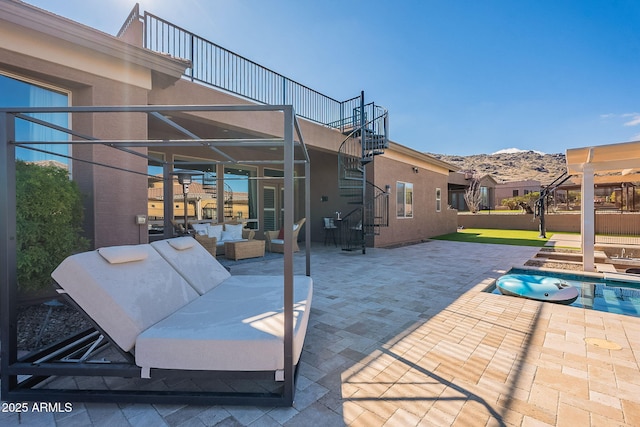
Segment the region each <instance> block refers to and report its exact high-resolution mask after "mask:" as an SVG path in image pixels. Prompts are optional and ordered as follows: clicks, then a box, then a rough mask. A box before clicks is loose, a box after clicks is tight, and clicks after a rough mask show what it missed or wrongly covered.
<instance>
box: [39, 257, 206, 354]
mask: <svg viewBox="0 0 640 427" xmlns="http://www.w3.org/2000/svg"><path fill="white" fill-rule="evenodd" d="M135 249H136V250H137V251H139V252H145V253H146V257H145V258H144V259H142V260H138V261H135V262H122V263H116V264H112V263H109V261H107V260H106V259H105V258H104V257H103V255H101V254H100V253H99V252H98V251H90V252H83V253H80V254H76V255H71V256H70V257H68V258H66V259H65V260H64V261H63V262H62V263H61V264H60V265H59V266H58V267H57V268H56V269H55V270H54V271H53V273H51V276H52V277H53V278H54V280H55V281H56V282H57V283H58V284H59V285H60V287H62V289H64V291H65V292H66V293H67V294H68V295H69V296H70V297H71V298H72V299H73V300H74V301H75V302H76V303H77V304H78V305H79V306H80V307H82V309H83V310H84V311H85V312H86V313H87V315H89V317H91V319H93V320H94V321H95V322H96V323H97V324H98V326H100V328H102V329H103V330H104V331H105V332H106V333H107V334H108V335H109V336H110V337H111V338H112V339H113V340H114V342H115V343H116V344H117V345H118V346H120V347H121V348H122V349H123V350H124V351H129V350H131V348H132V347H133V345H134V344H135V340H136V338H137V337H138V335H140V333H141V332H142V331H144V330H145V329H147V328H149V327H150V326H151V325H153V324H155V323H157V322H158V321H160V320H161V319H164V318H165V317H167V316H168V315H170V314H171V313H173V312H175V311H176V310H178V309H179V308H180V307H182V306H184V305H186V304H187V303H188V302H190V301H193V300H194V299H196V298H197V297H198V293H197V292H196V291H195V290H194V289H193V288H192V287H191V286H190V285H189V284H188V283H187V281H186V280H185V279H184V278H183V277H182V276H180V275H179V274H178V272H177V271H175V270H174V269H173V268H172V267H171V266H170V265H169V264H168V263H167V262H166V261H165V260H164V259H163V258H162V257H161V256H160V255H159V254H158V253H157V252H156V251H155V250H154V249H153V248H152V247H151V246H150V245H137V247H136V248H135ZM174 250H175V249H174ZM101 252H103V253H104V252H105V251H104V249H101ZM107 252H109V251H107Z"/></svg>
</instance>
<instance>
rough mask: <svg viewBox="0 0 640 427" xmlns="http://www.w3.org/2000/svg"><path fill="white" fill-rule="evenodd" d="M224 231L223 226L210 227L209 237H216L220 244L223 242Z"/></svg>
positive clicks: (208, 229) (208, 228) (208, 230)
mask: <svg viewBox="0 0 640 427" xmlns="http://www.w3.org/2000/svg"><path fill="white" fill-rule="evenodd" d="M223 229H224V228H223V225H222V224H215V225H210V226H209V227H207V234H208V236H209V237H215V238H216V239H218V242H219V241H220V240H222V230H223Z"/></svg>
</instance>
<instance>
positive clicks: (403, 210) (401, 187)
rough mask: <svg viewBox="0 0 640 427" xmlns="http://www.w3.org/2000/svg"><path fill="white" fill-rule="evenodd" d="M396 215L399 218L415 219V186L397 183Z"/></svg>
mask: <svg viewBox="0 0 640 427" xmlns="http://www.w3.org/2000/svg"><path fill="white" fill-rule="evenodd" d="M396 215H397V217H398V218H413V184H411V183H408V182H399V181H398V182H397V183H396Z"/></svg>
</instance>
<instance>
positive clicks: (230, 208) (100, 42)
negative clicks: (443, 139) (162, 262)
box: [0, 0, 492, 247]
mask: <svg viewBox="0 0 640 427" xmlns="http://www.w3.org/2000/svg"><path fill="white" fill-rule="evenodd" d="M157 22H161V26H162V31H163V34H165V35H166V34H169V33H171V32H175V34H178V33H179V37H176V38H175V39H173V40H174V42H172V43H171V44H170V45H169V46H163V45H162V44H161V43H162V41H163V38H162V37H161V36H160V34H159V33H155V32H154V28H156V29H157V28H158V25H157ZM152 23H155V24H154V25H152ZM145 25H146V26H147V28H146V30H145ZM145 31H146V36H145V37H143V34H145ZM165 38H168V37H165ZM143 40H144V41H145V42H146V46H143ZM175 40H191V42H192V43H196V42H197V43H199V45H198V46H199V50H198V51H204V50H206V49H210V50H211V52H213V53H211V55H212V56H211V57H214V56H215V57H224V58H225V60H224V61H219V62H216V63H203V61H202V59H203V58H202V57H191V56H190V55H191V54H192V53H193V51H192V50H189V49H184V46H179V45H178V44H179V42H176V41H175ZM211 61H212V60H211ZM249 65H250V66H249ZM203 70H204V71H203ZM216 73H217V74H216ZM247 73H250V74H247ZM269 73H271V74H269ZM221 75H222V77H224V78H222V77H221ZM272 75H273V76H278V80H277V81H275V82H272V81H271V80H269V81H267V80H268V79H269V78H271V77H269V76H272ZM265 76H266V77H265ZM261 79H262V80H261ZM258 86H259V87H258ZM272 86H273V87H272ZM254 91H255V93H254ZM265 91H266V92H265ZM263 92H264V93H266V95H264V96H263ZM298 94H299V95H298ZM309 94H311V95H312V96H314V97H318V98H317V99H315V98H314V100H312V101H309V100H308V98H307V96H310V95H309ZM270 96H272V98H269V97H270ZM283 97H284V99H283ZM362 99H364V96H362ZM256 103H257V104H260V103H269V104H278V105H279V104H292V105H293V106H294V109H295V112H296V113H297V114H298V115H299V117H301V119H300V127H301V132H302V135H303V136H304V142H305V144H306V146H307V149H308V152H309V157H310V161H311V176H310V178H311V212H312V215H313V217H312V218H310V221H307V223H306V226H308V227H311V238H312V240H314V241H323V237H324V235H323V233H324V230H323V222H322V217H331V216H334V215H335V213H336V212H342V214H343V216H346V215H347V214H348V213H349V212H351V211H353V210H354V209H358V203H361V202H362V200H360V201H358V197H357V195H358V194H360V195H362V194H363V193H366V196H365V202H366V203H368V202H369V201H373V200H376V205H375V207H371V206H373V205H366V206H367V208H366V209H371V210H370V211H369V210H366V216H365V218H366V220H365V222H364V224H359V223H358V222H357V219H354V221H353V222H352V223H351V226H352V227H353V228H357V226H358V225H364V226H365V227H369V228H368V229H369V230H370V231H372V230H373V231H375V232H372V233H371V235H369V236H368V237H367V244H368V245H373V246H389V245H397V244H404V243H409V242H415V241H420V240H422V239H427V238H429V237H433V236H436V235H440V234H445V233H449V232H453V231H455V230H456V226H457V220H456V215H455V211H453V210H450V209H448V208H447V207H448V206H449V205H450V204H451V202H450V200H449V199H448V194H449V192H447V191H446V189H447V186H448V177H449V172H451V171H454V170H456V168H455V167H454V166H452V165H450V164H448V163H445V162H443V161H440V160H437V159H435V158H433V157H431V156H429V155H426V154H423V153H420V152H418V151H415V150H413V149H411V148H409V147H407V146H404V145H401V144H399V143H396V142H393V141H389V139H388V132H387V125H388V122H387V121H386V111H384V110H380V109H379V107H378V106H376V105H375V104H373V103H368V104H367V105H366V107H365V108H364V109H363V108H360V106H361V104H360V98H359V97H357V98H354V99H351V100H348V101H345V102H342V103H341V102H338V101H335V100H334V99H332V98H329V97H326V96H324V95H322V94H319V93H317V92H316V91H313V90H311V89H308V88H306V87H304V86H302V85H300V84H298V83H296V82H293V81H291V80H289V79H286V78H284V77H282V76H280V75H276V74H275V73H273V72H271V71H270V70H267V69H265V68H262V67H260V66H259V65H257V64H255V63H252V62H250V61H248V60H246V59H244V58H242V57H239V56H237V55H235V54H233V53H232V52H229V51H227V50H225V49H223V48H221V47H219V46H216V45H215V44H213V43H211V42H208V41H206V40H203V39H201V38H198V37H197V36H195V35H193V34H191V33H188V32H186V31H185V30H182V29H179V28H178V27H175V26H173V25H171V24H170V23H167V22H166V21H160V20H159V18H157V17H154V16H153V15H150V14H146V13H145V14H144V15H140V14H139V13H138V9H137V6H136V7H135V8H134V10H133V11H132V14H131V15H130V17H129V18H128V19H127V21H126V22H125V25H124V26H123V29H122V30H121V32H120V34H119V36H118V37H114V36H111V35H108V34H105V33H103V32H100V31H98V30H96V29H93V28H90V27H87V26H85V25H81V24H78V23H76V22H73V21H71V20H68V19H66V18H63V17H60V16H57V15H55V14H52V13H49V12H47V11H45V10H42V9H39V8H36V7H33V6H30V5H28V4H25V3H22V2H16V1H12V0H0V107H16V106H20V107H24V106H37V107H56V106H57V107H67V106H101V105H240V104H256ZM325 104H327V105H331V108H332V110H331V114H328V113H326V114H325V112H324V110H322V111H320V112H318V111H319V110H320V109H322V108H323V107H322V106H323V105H325ZM318 105H319V106H318ZM335 111H342V112H341V113H339V114H341V115H339V116H337V119H336V115H335V114H338V113H335ZM380 111H382V113H381V114H382V115H380V116H376V115H377V114H379V112H380ZM383 115H384V117H383ZM51 116H54V115H53V114H52V115H51ZM374 116H375V117H379V118H381V121H380V123H383V121H384V124H383V125H381V126H380V127H376V128H375V130H372V129H373V124H376V123H373V121H372V120H370V119H373V118H374ZM127 117H128V118H127V119H125V120H122V119H119V120H117V121H116V120H113V119H112V118H110V116H108V115H106V117H105V116H104V115H103V116H99V115H91V114H85V115H82V114H77V113H74V115H73V120H71V118H70V115H65V114H57V115H55V117H48V118H46V119H47V120H49V121H53V122H55V123H56V124H58V125H59V126H62V127H72V128H73V129H74V131H76V132H79V133H81V134H83V135H93V136H95V137H98V138H102V139H111V140H117V139H136V140H144V139H153V140H162V139H163V138H177V137H179V136H180V133H179V131H178V130H177V128H175V127H174V128H171V127H169V126H167V124H166V122H163V120H158V119H156V118H154V117H150V116H147V115H141V114H137V115H136V114H133V113H131V114H130V116H127ZM270 117H273V119H269V118H267V119H264V118H257V117H256V116H255V115H253V114H251V113H247V114H244V115H238V114H236V115H231V114H221V115H219V116H217V117H216V118H215V120H213V119H211V118H209V117H203V116H202V115H198V114H196V113H186V112H183V113H180V114H179V115H176V117H172V118H171V120H172V121H173V122H174V123H176V124H178V125H184V126H185V127H186V128H188V129H196V130H197V132H199V134H198V135H199V136H200V137H201V138H219V139H220V138H225V139H233V138H245V139H247V138H252V137H254V138H255V137H256V136H263V137H264V136H270V135H273V136H276V135H278V132H281V131H282V127H280V128H278V126H281V125H279V123H281V119H279V116H270ZM363 117H364V118H365V120H361V119H362V118H363ZM382 119H384V120H383V121H382ZM369 121H371V123H369ZM71 122H73V123H71ZM363 122H366V125H365V129H364V130H363V129H361V128H358V125H359V123H363ZM376 126H377V124H376ZM34 128H35V127H33V126H32V128H29V129H26V130H21V131H24V132H32V134H30V135H29V136H28V137H26V138H25V140H31V141H36V140H40V141H42V140H46V141H53V140H56V139H57V140H58V141H60V140H61V141H65V140H66V139H59V138H66V135H64V134H62V133H60V132H56V131H50V130H47V131H45V134H40V135H36V133H37V132H38V130H37V129H34ZM350 131H354V133H353V134H351V135H349V132H350ZM361 135H364V138H365V141H366V144H367V146H368V148H367V149H366V150H365V149H363V150H362V152H363V153H364V152H366V153H367V157H366V159H365V158H364V155H363V158H362V159H360V158H357V159H356V162H357V167H353V168H350V167H349V166H348V164H347V163H345V159H349V158H350V157H353V156H354V155H353V154H350V153H348V152H345V147H346V146H347V145H349V144H352V143H356V144H361V142H360V137H361ZM343 142H344V143H343ZM70 147H71V146H69V145H66V144H52V145H51V147H49V149H48V150H47V151H49V152H56V153H60V154H61V155H62V156H67V157H59V158H56V159H55V160H57V161H63V162H65V163H66V164H68V165H69V166H70V170H71V173H72V177H73V179H74V180H75V181H77V182H78V185H79V187H80V190H81V191H82V192H83V194H84V195H85V196H86V197H85V232H86V235H87V237H89V238H90V239H91V240H92V241H93V244H94V246H95V247H100V246H108V245H116V244H127V243H139V241H140V240H143V241H144V240H145V239H148V236H147V235H146V233H143V234H144V235H143V236H142V237H141V228H140V227H141V226H140V225H139V224H138V223H137V222H136V221H134V218H138V217H139V216H140V215H142V214H144V215H149V216H150V217H153V218H154V219H156V218H157V217H159V215H161V214H160V212H161V211H160V210H159V209H160V205H162V206H164V202H165V201H164V200H161V196H160V195H158V194H155V193H156V191H155V190H153V189H150V184H149V181H148V178H147V177H146V176H147V175H148V176H150V177H153V176H155V175H157V174H158V173H162V172H161V171H162V165H163V164H169V165H172V166H175V168H176V169H180V164H181V163H183V164H184V165H183V166H185V165H186V166H188V169H191V170H198V171H201V172H202V173H203V175H202V177H201V178H199V179H200V181H199V184H200V185H201V186H200V187H198V186H194V187H193V191H194V193H193V194H191V196H190V197H188V200H190V198H191V197H193V196H195V192H196V191H198V192H202V197H201V199H206V203H203V205H202V206H197V205H193V206H191V207H190V208H189V209H190V210H189V212H188V214H189V215H190V216H193V217H194V218H200V217H207V216H211V217H213V219H214V220H215V221H219V222H222V221H224V220H225V218H228V217H229V215H231V216H232V217H238V216H242V219H243V220H246V221H247V224H248V226H250V227H252V228H254V229H255V230H256V237H257V238H261V237H262V236H263V233H264V231H266V230H274V229H278V228H279V227H280V225H281V224H282V209H283V208H282V197H281V194H282V187H283V184H282V182H281V180H280V177H282V176H283V171H282V170H278V168H270V167H269V166H265V165H260V164H253V165H246V164H245V165H243V164H220V163H214V161H215V160H219V157H217V156H216V153H215V152H214V151H212V150H211V149H210V148H208V147H202V146H200V147H188V148H184V149H180V150H177V149H166V148H162V146H161V144H156V145H155V146H154V148H146V147H141V148H138V149H137V150H138V151H139V152H140V153H141V154H142V156H132V155H131V154H129V153H125V152H122V151H118V150H114V149H110V148H109V147H105V146H101V145H89V144H87V145H86V146H84V145H83V146H80V145H73V146H72V148H70ZM268 155H270V154H269V153H267V154H265V156H268ZM17 156H19V157H21V158H22V157H24V158H25V159H26V160H33V161H35V160H47V159H48V158H50V157H51V156H49V157H47V156H42V155H41V154H39V153H37V152H35V154H34V152H30V151H28V150H24V149H18V152H17ZM358 156H359V155H358ZM78 160H91V161H94V162H97V163H108V164H112V165H118V166H120V167H121V168H123V169H126V170H129V171H134V172H136V174H131V173H128V172H127V171H126V170H122V171H121V170H116V169H109V168H103V167H100V166H98V165H95V164H92V163H87V162H84V161H78ZM186 166H185V168H186ZM365 170H366V178H367V181H369V182H370V183H371V185H367V186H366V191H360V192H359V193H358V191H351V190H353V189H349V188H348V187H349V185H345V184H344V182H347V181H349V180H350V179H351V180H354V176H353V175H350V176H349V175H348V174H349V173H352V174H356V175H357V174H360V175H358V178H357V179H355V180H356V181H357V180H358V179H361V178H362V177H363V176H364V173H365V172H364V171H365ZM345 171H346V172H345ZM296 174H298V175H301V174H304V169H302V168H301V169H299V170H296ZM345 174H346V175H347V176H346V181H345ZM152 186H153V185H152ZM211 186H220V188H225V194H226V193H227V191H230V192H231V193H233V194H235V195H238V197H234V198H232V199H228V198H225V199H224V200H217V199H215V198H214V196H215V195H216V194H217V192H216V191H214V190H212V189H211ZM207 188H209V189H208V190H206V189H207ZM296 188H297V190H296V191H297V194H298V195H299V196H300V197H298V199H299V200H300V202H299V203H298V204H297V205H296V207H295V211H296V217H298V216H299V212H302V211H303V209H302V203H303V202H302V200H303V199H304V198H303V197H302V195H303V193H304V186H302V185H300V186H298V187H296ZM174 194H176V196H175V200H172V201H171V202H172V203H174V202H175V203H174V208H176V213H175V216H176V217H179V215H178V212H179V211H180V209H181V208H182V209H183V207H184V205H182V196H181V195H180V191H179V190H177V189H176V190H175V191H174ZM240 194H242V195H243V197H239V195H240ZM354 195H355V197H354ZM349 196H350V197H349ZM361 198H362V197H361ZM354 201H355V202H356V204H355V205H354V204H353V202H354ZM378 203H379V204H380V206H378V205H377V204H378ZM487 203H488V204H490V203H492V202H491V199H489V200H488V202H487ZM205 205H206V206H205ZM356 216H357V215H354V218H355V217H356ZM296 219H297V218H296ZM167 221H168V219H165V223H166V222H167ZM369 221H372V222H375V224H370V223H369ZM360 223H362V220H360ZM145 227H146V225H145ZM300 236H303V234H302V233H301V234H300Z"/></svg>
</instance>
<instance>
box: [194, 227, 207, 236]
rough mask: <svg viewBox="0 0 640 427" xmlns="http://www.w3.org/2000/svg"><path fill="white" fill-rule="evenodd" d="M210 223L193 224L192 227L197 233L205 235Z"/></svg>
mask: <svg viewBox="0 0 640 427" xmlns="http://www.w3.org/2000/svg"><path fill="white" fill-rule="evenodd" d="M208 226H209V224H191V227H192V228H193V229H194V230H195V232H196V234H199V235H201V236H204V235H206V234H207V227H208Z"/></svg>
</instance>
